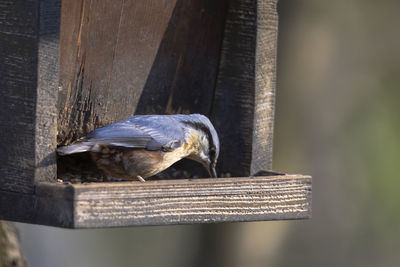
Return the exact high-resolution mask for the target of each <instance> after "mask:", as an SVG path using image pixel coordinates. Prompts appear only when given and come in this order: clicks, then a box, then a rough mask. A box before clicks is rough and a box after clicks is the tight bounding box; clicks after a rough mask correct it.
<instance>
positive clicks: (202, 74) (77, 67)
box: [57, 0, 227, 145]
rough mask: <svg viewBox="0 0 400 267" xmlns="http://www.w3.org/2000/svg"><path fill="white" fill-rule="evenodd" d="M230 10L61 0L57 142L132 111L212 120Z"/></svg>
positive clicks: (166, 1)
mask: <svg viewBox="0 0 400 267" xmlns="http://www.w3.org/2000/svg"><path fill="white" fill-rule="evenodd" d="M226 4H227V0H224V1H216V2H214V1H208V0H190V1H189V0H174V1H170V0H162V1H160V0H151V1H149V0H140V1H137V0H118V1H114V2H113V4H112V5H110V4H109V1H106V0H100V1H96V2H92V1H89V0H78V1H64V2H63V8H62V26H61V36H60V39H61V56H60V57H61V60H60V62H61V63H60V64H61V65H60V83H61V87H60V93H59V100H58V109H59V120H58V139H57V140H58V144H59V145H61V144H67V143H69V142H71V141H73V140H75V139H77V138H79V137H81V136H83V135H85V134H86V133H88V132H89V131H91V130H93V129H94V128H97V127H100V126H103V125H105V124H109V123H113V122H116V121H119V120H121V119H124V118H127V117H129V116H132V115H133V114H134V113H137V114H138V113H140V114H144V113H153V114H154V113H158V114H163V113H194V112H201V113H203V114H206V115H207V114H208V113H209V110H210V107H211V103H212V98H213V87H214V82H215V79H216V71H217V66H218V61H219V60H218V58H219V49H220V43H221V40H222V32H223V22H224V14H225V10H226Z"/></svg>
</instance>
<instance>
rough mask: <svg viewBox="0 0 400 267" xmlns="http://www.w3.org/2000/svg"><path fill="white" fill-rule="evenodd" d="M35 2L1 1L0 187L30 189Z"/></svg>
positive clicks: (34, 92) (35, 32) (34, 99)
mask: <svg viewBox="0 0 400 267" xmlns="http://www.w3.org/2000/svg"><path fill="white" fill-rule="evenodd" d="M37 11H38V9H37V2H36V1H30V2H27V3H26V2H25V1H13V0H10V1H1V2H0V40H1V49H0V58H1V60H0V87H1V91H2V94H1V97H0V150H1V151H2V153H0V162H1V164H0V189H1V190H10V191H15V192H32V191H33V177H34V173H33V172H34V170H33V168H32V166H34V163H35V154H34V151H35V149H34V147H35V143H34V140H35V139H34V132H35V128H34V127H35V126H34V120H35V118H34V116H33V114H35V106H36V81H37V73H36V70H37V61H38V59H37V53H36V52H37V42H36V38H37V35H36V34H37V31H38V27H37V26H38V24H37V23H36V22H37V20H38V17H39V14H38V12H37Z"/></svg>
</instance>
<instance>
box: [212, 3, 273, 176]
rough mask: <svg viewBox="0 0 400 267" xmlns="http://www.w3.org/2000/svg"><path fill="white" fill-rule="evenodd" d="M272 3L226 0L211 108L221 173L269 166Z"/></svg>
mask: <svg viewBox="0 0 400 267" xmlns="http://www.w3.org/2000/svg"><path fill="white" fill-rule="evenodd" d="M276 2H277V1H276V0H259V1H255V0H232V1H230V4H229V9H228V14H227V20H226V23H225V31H224V40H223V43H222V51H221V60H220V67H219V72H218V78H217V84H216V92H215V101H214V108H213V112H212V120H213V121H214V122H215V126H216V128H217V131H218V133H219V135H220V139H221V147H223V149H222V150H221V154H220V161H219V164H218V169H219V173H226V172H229V173H231V175H232V176H248V175H250V174H251V173H256V172H258V171H259V170H263V169H265V170H268V169H271V165H272V134H273V132H272V131H273V119H274V117H273V116H274V98H275V58H276V55H275V54H276V42H277V23H278V18H277V14H276Z"/></svg>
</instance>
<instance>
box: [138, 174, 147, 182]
mask: <svg viewBox="0 0 400 267" xmlns="http://www.w3.org/2000/svg"><path fill="white" fill-rule="evenodd" d="M136 179H138V180H139V181H141V182H142V183H144V182H146V181H145V180H144V179H143V177H142V176H140V175H138V176H136Z"/></svg>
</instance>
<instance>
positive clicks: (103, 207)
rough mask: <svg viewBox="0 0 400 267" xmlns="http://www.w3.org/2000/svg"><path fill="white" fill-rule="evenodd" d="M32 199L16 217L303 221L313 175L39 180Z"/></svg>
mask: <svg viewBox="0 0 400 267" xmlns="http://www.w3.org/2000/svg"><path fill="white" fill-rule="evenodd" d="M16 195H17V194H16ZM2 196H3V194H2ZM27 197H32V196H27ZM34 198H35V201H34V202H35V205H34V207H35V209H33V206H32V207H28V209H27V214H26V213H25V214H21V216H25V217H19V218H13V219H14V220H20V221H28V222H31V223H41V224H49V225H54V226H61V227H70V228H88V227H115V226H129V225H162V224H189V223H211V222H223V221H257V220H282V219H305V218H309V217H310V216H311V177H309V176H302V175H283V176H270V177H251V178H237V177H236V178H229V179H228V178H218V179H193V180H186V179H184V180H168V181H167V180H164V181H147V182H146V183H140V182H124V183H92V184H59V183H40V184H39V185H38V186H37V191H36V195H35V196H34ZM21 201H23V200H22V199H20V198H18V197H16V198H15V202H14V203H13V204H12V205H13V206H9V207H6V206H5V205H4V204H3V203H2V202H0V214H1V216H3V217H2V219H7V217H6V218H4V214H6V215H7V214H8V216H15V213H14V212H9V213H7V212H5V211H6V210H10V209H12V208H13V207H17V208H18V210H21V208H22V207H21V205H23V204H21ZM18 203H20V204H18ZM15 205H17V206H15ZM18 205H19V206H18ZM44 218H45V219H44ZM0 219H1V218H0Z"/></svg>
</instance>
